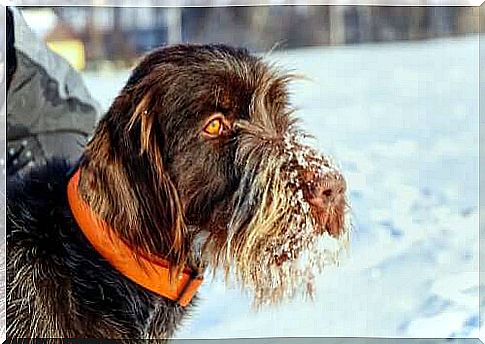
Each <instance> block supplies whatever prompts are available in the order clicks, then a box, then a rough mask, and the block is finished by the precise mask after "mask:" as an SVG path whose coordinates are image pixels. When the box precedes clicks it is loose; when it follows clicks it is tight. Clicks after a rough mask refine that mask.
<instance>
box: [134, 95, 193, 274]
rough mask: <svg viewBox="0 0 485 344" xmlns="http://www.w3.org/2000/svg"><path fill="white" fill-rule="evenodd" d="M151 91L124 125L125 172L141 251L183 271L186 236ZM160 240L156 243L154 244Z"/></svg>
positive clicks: (186, 243)
mask: <svg viewBox="0 0 485 344" xmlns="http://www.w3.org/2000/svg"><path fill="white" fill-rule="evenodd" d="M156 94H158V92H156V91H155V90H154V89H153V88H152V89H150V90H146V92H145V94H144V95H143V97H142V98H141V100H140V101H138V103H136V105H135V106H134V110H133V111H132V113H131V116H130V118H129V121H128V122H127V124H126V128H125V130H126V135H127V137H128V138H129V142H130V146H131V147H130V149H128V150H127V151H131V152H132V153H134V154H132V156H131V157H130V156H129V157H126V158H128V160H127V163H128V166H127V168H126V170H125V172H126V173H127V176H128V179H129V182H130V184H131V187H132V188H133V192H134V195H135V197H136V198H137V202H138V204H139V209H138V211H139V214H137V215H138V216H139V217H140V219H141V223H140V228H138V229H134V230H138V231H140V233H139V238H143V239H142V241H141V243H140V244H141V246H142V249H144V250H146V251H149V252H153V253H159V252H157V251H159V250H160V249H162V250H165V251H166V254H165V256H166V257H165V258H166V259H168V260H169V261H170V262H171V266H172V267H175V268H176V269H181V268H183V264H184V263H185V261H186V258H187V254H188V235H187V228H186V225H185V221H184V214H183V207H182V204H181V202H180V198H179V194H178V192H177V190H176V187H175V185H174V184H173V182H172V180H171V178H170V176H169V175H168V174H167V171H166V170H165V168H164V162H163V156H164V152H163V146H164V144H165V142H166V140H165V138H164V137H163V130H162V126H161V123H160V118H158V117H157V113H156V111H154V109H155V108H157V106H158V105H159V104H156V103H157V101H158V99H157V98H156ZM159 240H161V241H160V242H158V241H159Z"/></svg>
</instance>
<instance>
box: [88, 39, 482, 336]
mask: <svg viewBox="0 0 485 344" xmlns="http://www.w3.org/2000/svg"><path fill="white" fill-rule="evenodd" d="M271 59H274V60H277V61H278V62H279V63H280V64H281V65H282V66H284V67H285V68H291V69H294V70H295V71H297V72H299V73H302V74H304V75H306V76H308V77H310V78H311V79H312V80H311V81H299V82H297V83H296V84H295V85H294V87H293V100H294V103H295V104H296V105H297V106H298V107H299V108H300V111H299V113H300V115H301V117H302V119H303V125H304V126H305V127H306V128H307V130H308V131H309V132H311V133H312V134H314V135H315V137H316V141H315V144H316V145H318V147H319V148H320V149H321V150H322V151H323V152H327V153H330V154H331V155H332V156H334V157H335V158H336V160H337V161H339V162H340V164H341V166H342V169H343V171H344V174H345V176H346V178H347V181H348V185H349V198H350V201H351V205H352V218H353V223H354V234H353V239H352V246H351V250H350V252H349V256H348V257H347V258H346V259H344V260H343V261H342V262H341V265H340V266H339V267H331V268H328V269H327V270H326V271H325V272H324V273H323V275H321V276H319V277H318V289H317V298H316V300H315V301H313V302H312V301H305V300H301V299H298V300H294V301H293V302H291V303H287V304H284V305H281V306H278V307H276V308H266V309H264V310H262V311H259V312H255V311H253V310H251V307H250V304H251V299H250V298H249V297H248V296H247V295H244V294H243V293H241V292H240V291H239V290H238V289H235V288H232V287H226V286H225V285H224V284H222V283H221V282H220V281H219V280H215V281H212V282H211V281H208V282H206V283H205V284H204V285H203V287H202V290H201V293H200V295H201V298H202V302H201V303H200V307H198V308H197V310H196V311H195V312H194V314H193V316H192V317H191V318H190V319H189V320H188V321H187V322H186V324H185V326H184V327H183V328H182V329H181V331H180V332H179V333H178V338H215V337H258V336H286V337H291V336H347V337H349V336H374V337H375V336H385V337H393V336H410V337H450V336H451V337H477V336H478V327H479V314H478V305H479V287H480V285H479V281H478V243H479V240H478V36H469V37H461V38H452V39H444V40H434V41H425V42H417V43H393V44H381V45H359V46H346V47H335V48H309V49H300V50H295V51H286V52H280V53H274V54H273V55H272V57H271ZM127 76H128V74H127V72H126V71H124V72H118V73H116V74H113V75H94V74H89V73H87V74H85V78H86V82H87V84H88V85H89V87H90V88H91V89H92V90H94V91H93V95H94V96H95V97H97V98H98V99H99V100H100V101H101V103H102V104H103V105H104V106H105V107H107V106H108V105H109V103H110V102H111V100H112V98H113V97H114V95H115V94H116V93H117V91H118V90H119V89H120V88H121V87H122V84H123V82H124V81H125V80H126V78H127ZM483 302H484V301H482V303H483Z"/></svg>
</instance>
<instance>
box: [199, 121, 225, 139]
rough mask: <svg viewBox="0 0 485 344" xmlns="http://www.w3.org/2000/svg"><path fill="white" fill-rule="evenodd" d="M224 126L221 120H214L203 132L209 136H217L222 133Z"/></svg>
mask: <svg viewBox="0 0 485 344" xmlns="http://www.w3.org/2000/svg"><path fill="white" fill-rule="evenodd" d="M223 128H224V124H223V123H222V119H221V118H214V119H213V120H211V121H210V122H209V123H207V125H206V126H205V128H204V132H205V133H206V134H209V135H210V136H219V135H220V134H221V133H222V130H223Z"/></svg>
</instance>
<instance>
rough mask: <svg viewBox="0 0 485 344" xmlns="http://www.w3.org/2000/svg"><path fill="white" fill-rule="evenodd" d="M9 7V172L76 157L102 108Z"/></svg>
mask: <svg viewBox="0 0 485 344" xmlns="http://www.w3.org/2000/svg"><path fill="white" fill-rule="evenodd" d="M10 9H11V10H12V12H13V21H14V23H13V24H14V25H13V27H14V30H13V33H14V49H15V57H16V60H17V64H16V69H15V72H14V74H13V77H12V79H11V82H10V85H9V88H8V92H7V171H8V174H9V175H11V174H15V173H17V172H18V171H22V170H25V168H26V167H27V166H29V165H32V164H35V163H43V162H44V161H45V160H46V159H47V158H50V157H54V156H56V157H63V158H66V159H68V160H71V161H75V160H76V159H78V157H79V156H80V154H81V152H82V148H83V146H84V144H85V143H86V141H87V138H88V136H89V135H90V134H91V133H92V131H93V129H94V126H95V123H96V120H97V119H98V118H99V116H100V112H101V109H100V106H99V104H98V103H97V102H96V101H95V100H94V99H93V98H92V97H91V96H90V94H89V91H88V89H87V88H86V86H85V85H84V83H83V81H82V78H81V76H80V75H79V74H78V73H77V72H76V71H75V70H74V69H73V68H72V67H71V66H70V65H69V63H68V62H67V61H66V60H64V59H63V58H62V57H60V56H59V55H57V54H56V53H54V52H52V51H51V50H49V48H48V47H47V46H46V45H45V44H44V42H42V41H41V40H40V39H39V38H38V37H37V36H36V35H35V34H34V33H33V32H32V31H31V30H30V29H29V27H28V26H27V24H26V22H25V20H24V18H23V17H22V15H21V14H20V12H19V11H18V10H17V9H15V8H10ZM7 29H8V28H7ZM10 29H11V28H10ZM7 49H9V47H8V44H7Z"/></svg>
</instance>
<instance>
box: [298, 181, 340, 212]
mask: <svg viewBox="0 0 485 344" xmlns="http://www.w3.org/2000/svg"><path fill="white" fill-rule="evenodd" d="M345 189H346V185H345V180H344V179H343V177H342V176H341V175H340V174H333V175H326V176H324V177H323V178H321V179H317V180H311V181H309V182H308V183H307V192H306V196H307V197H306V199H307V201H308V202H309V203H310V204H311V205H313V206H315V207H319V208H324V207H327V206H328V205H329V203H332V202H333V201H334V200H335V199H336V198H338V197H339V196H342V195H343V194H344V193H345Z"/></svg>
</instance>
